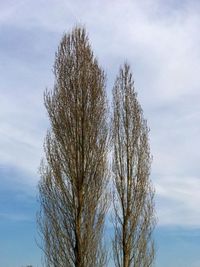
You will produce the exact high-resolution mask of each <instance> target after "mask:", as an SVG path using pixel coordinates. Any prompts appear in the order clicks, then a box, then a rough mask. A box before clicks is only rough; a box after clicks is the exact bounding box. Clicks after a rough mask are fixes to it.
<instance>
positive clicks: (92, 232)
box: [39, 27, 108, 267]
mask: <svg viewBox="0 0 200 267" xmlns="http://www.w3.org/2000/svg"><path fill="white" fill-rule="evenodd" d="M54 74H55V85H54V89H53V90H52V91H51V92H46V93H45V106H46V109H47V111H48V115H49V118H50V124H51V128H50V130H49V132H48V133H47V137H46V141H45V145H44V147H45V155H46V160H44V161H43V163H42V164H41V180H40V183H39V196H40V197H39V199H40V204H41V209H40V213H39V227H40V231H41V233H42V237H43V241H44V242H43V245H42V248H43V250H44V252H45V260H46V261H45V262H46V265H47V266H54V267H73V266H75V267H96V266H97V267H98V266H99V267H101V266H105V264H106V253H105V249H104V248H103V241H102V236H103V235H102V234H103V230H104V219H105V213H106V211H107V194H106V187H107V177H108V176H107V141H108V140H107V136H108V124H107V101H106V95H105V75H104V72H103V71H102V69H101V68H100V67H99V65H98V62H97V60H96V59H95V58H94V56H93V53H92V51H91V47H90V44H89V42H88V37H87V34H86V32H85V29H83V28H78V27H76V28H75V29H73V31H72V33H70V34H67V35H66V34H65V35H64V36H63V38H62V41H61V43H60V46H59V48H58V52H57V53H56V59H55V66H54Z"/></svg>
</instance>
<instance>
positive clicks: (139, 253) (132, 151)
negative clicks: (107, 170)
mask: <svg viewBox="0 0 200 267" xmlns="http://www.w3.org/2000/svg"><path fill="white" fill-rule="evenodd" d="M148 131H149V130H148V127H147V123H146V120H144V118H143V112H142V109H141V106H140V104H139V102H138V100H137V95H136V92H135V90H134V83H133V78H132V74H131V71H130V67H129V66H128V65H127V64H125V65H124V67H122V68H121V69H120V72H119V76H118V77H117V79H116V82H115V85H114V88H113V125H112V137H113V145H114V154H113V167H112V169H113V176H114V187H115V193H114V197H113V203H114V218H113V223H114V239H113V253H114V261H115V266H117V267H148V266H152V263H153V260H154V242H153V240H152V231H153V228H154V225H155V217H154V201H153V197H154V190H153V187H152V185H151V181H150V178H149V175H150V165H151V156H150V148H149V142H148Z"/></svg>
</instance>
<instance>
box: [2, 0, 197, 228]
mask: <svg viewBox="0 0 200 267" xmlns="http://www.w3.org/2000/svg"><path fill="white" fill-rule="evenodd" d="M199 10H200V5H199V3H198V1H158V0H156V1H153V0H150V1H145V0H143V1H131V0H126V1H122V0H117V1H106V0H103V1H89V0H86V1H84V2H83V1H80V0H78V1H64V0H63V1H57V2H56V1H53V0H50V1H48V3H47V2H46V1H43V0H38V1H31V0H27V1H11V0H10V1H6V2H5V1H1V3H0V35H1V38H0V56H1V59H2V61H1V63H0V70H1V77H2V78H1V82H0V92H1V100H0V119H1V125H0V135H1V138H0V162H1V164H4V165H6V166H9V165H10V166H15V167H16V168H18V169H21V170H23V171H24V172H27V173H29V174H30V176H29V178H27V179H29V180H30V184H32V181H33V180H34V183H36V181H37V180H38V175H37V168H38V166H39V162H40V158H41V156H42V142H43V138H44V135H45V132H46V128H47V127H48V120H47V117H46V113H45V110H44V107H43V97H42V95H43V91H44V89H45V87H46V86H48V87H51V86H52V85H53V74H52V72H51V68H52V65H53V59H54V52H55V50H56V47H57V45H58V43H59V40H60V38H61V36H62V34H63V32H64V31H68V30H70V29H71V27H72V26H73V25H75V24H76V23H83V24H84V25H85V26H86V27H87V29H88V31H89V36H90V40H91V43H92V46H93V48H94V51H95V54H96V55H97V57H98V58H99V61H100V63H101V65H102V66H103V67H104V68H105V70H106V71H107V72H108V94H109V96H110V95H111V88H112V84H113V81H114V77H115V75H116V73H117V71H118V68H119V65H120V64H122V63H123V61H124V60H128V61H129V63H130V64H131V66H132V69H133V72H134V77H135V86H136V90H137V91H138V97H139V100H140V101H141V104H142V106H143V108H144V113H145V116H146V117H147V119H148V123H149V126H150V128H151V134H150V138H151V147H152V154H153V156H154V161H153V166H152V179H153V181H154V182H155V184H156V188H157V195H158V197H157V202H158V216H159V222H160V224H170V225H171V224H172V225H173V224H176V225H177V224H178V225H189V226H191V225H199V222H200V220H199V219H200V214H199V213H198V211H197V210H196V207H197V206H198V205H199V204H200V199H199V197H198V189H199V187H200V182H199V181H200V177H199V163H198V162H199V158H200V150H199V149H198V147H200V140H199V138H198V136H199V133H200V116H199V114H200V110H199V99H200V90H199V84H200V76H199V73H200V63H199V62H200V60H199V58H200V48H199V47H200V46H199V44H200V37H199V28H200V17H199ZM13 186H14V185H13ZM184 218H185V219H184Z"/></svg>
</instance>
